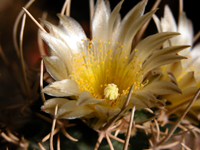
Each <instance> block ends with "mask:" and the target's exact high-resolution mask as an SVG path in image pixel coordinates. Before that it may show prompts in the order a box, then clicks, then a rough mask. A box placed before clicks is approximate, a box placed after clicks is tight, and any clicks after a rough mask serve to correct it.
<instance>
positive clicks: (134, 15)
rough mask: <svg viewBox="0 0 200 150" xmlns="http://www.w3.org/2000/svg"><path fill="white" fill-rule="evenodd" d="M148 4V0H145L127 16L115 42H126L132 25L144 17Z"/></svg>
mask: <svg viewBox="0 0 200 150" xmlns="http://www.w3.org/2000/svg"><path fill="white" fill-rule="evenodd" d="M146 4H147V0H143V1H141V2H139V3H138V4H137V5H136V6H135V7H134V8H132V9H131V10H130V11H129V12H128V13H127V14H126V16H125V17H124V18H123V20H122V22H121V24H120V27H119V31H118V34H117V36H116V39H115V41H114V42H116V41H119V43H120V44H122V43H123V42H124V39H125V36H126V34H127V32H128V30H129V29H130V27H131V25H132V24H133V23H134V22H135V21H136V20H137V19H138V18H139V17H140V16H142V15H143V13H144V9H145V6H146ZM121 42H122V43H121Z"/></svg>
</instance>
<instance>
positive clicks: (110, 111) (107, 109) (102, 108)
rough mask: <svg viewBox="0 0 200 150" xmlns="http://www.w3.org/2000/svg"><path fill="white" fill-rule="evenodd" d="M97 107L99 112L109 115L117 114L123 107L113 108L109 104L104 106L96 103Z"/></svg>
mask: <svg viewBox="0 0 200 150" xmlns="http://www.w3.org/2000/svg"><path fill="white" fill-rule="evenodd" d="M95 109H96V110H98V111H99V112H101V113H103V114H104V115H106V116H107V117H110V116H113V117H114V115H117V114H118V113H119V112H120V111H121V109H120V108H113V107H109V106H102V105H98V104H97V105H95Z"/></svg>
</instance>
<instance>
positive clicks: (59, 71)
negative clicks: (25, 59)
mask: <svg viewBox="0 0 200 150" xmlns="http://www.w3.org/2000/svg"><path fill="white" fill-rule="evenodd" d="M42 58H43V60H44V63H45V67H46V69H47V71H48V73H49V74H50V75H51V76H52V77H53V78H54V79H55V80H63V79H67V78H68V74H67V70H66V66H65V64H64V63H63V61H62V60H61V59H60V58H59V57H56V56H50V57H48V56H43V57H42Z"/></svg>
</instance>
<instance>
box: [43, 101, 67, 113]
mask: <svg viewBox="0 0 200 150" xmlns="http://www.w3.org/2000/svg"><path fill="white" fill-rule="evenodd" d="M68 101H69V100H68V99H65V98H52V99H49V100H47V101H45V103H44V105H42V107H41V110H42V111H45V112H46V113H51V114H54V111H55V107H56V105H57V104H58V108H60V107H61V106H62V105H64V104H65V103H67V102H68Z"/></svg>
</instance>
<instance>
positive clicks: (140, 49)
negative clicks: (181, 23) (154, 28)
mask: <svg viewBox="0 0 200 150" xmlns="http://www.w3.org/2000/svg"><path fill="white" fill-rule="evenodd" d="M177 35H179V33H176V32H162V33H157V34H154V35H151V36H148V37H147V38H145V39H144V40H142V41H141V42H140V43H139V44H138V45H137V46H136V48H135V49H137V52H136V53H135V51H133V52H132V53H131V56H130V57H129V60H132V58H133V57H134V55H135V54H136V55H137V57H138V58H139V59H137V60H136V62H135V63H136V64H138V63H139V62H143V61H145V60H146V59H147V58H148V57H149V56H150V55H151V54H152V53H153V52H154V51H155V50H157V48H158V47H160V46H161V45H162V44H163V42H164V41H166V40H167V39H169V38H171V37H174V36H177Z"/></svg>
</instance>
